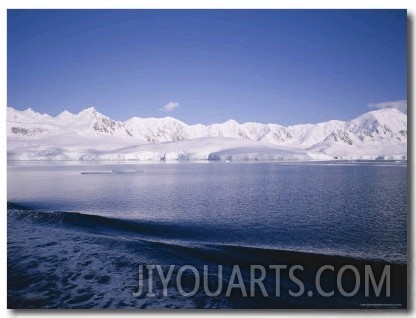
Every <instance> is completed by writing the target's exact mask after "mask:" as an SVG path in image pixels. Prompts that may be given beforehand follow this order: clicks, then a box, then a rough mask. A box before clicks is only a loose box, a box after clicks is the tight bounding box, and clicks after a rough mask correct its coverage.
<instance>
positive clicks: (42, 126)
mask: <svg viewBox="0 0 416 318" xmlns="http://www.w3.org/2000/svg"><path fill="white" fill-rule="evenodd" d="M7 138H8V144H7V150H8V159H9V160H141V161H147V160H152V161H159V160H161V159H164V160H168V161H169V160H226V159H231V160H333V159H344V160H355V159H367V160H372V159H393V160H406V159H407V115H406V114H404V113H402V112H400V111H398V110H395V109H380V110H376V111H371V112H368V113H365V114H363V115H361V116H359V117H357V118H355V119H353V120H351V121H348V122H344V121H339V120H331V121H328V122H324V123H318V124H302V125H295V126H289V127H284V126H280V125H277V124H260V123H253V122H251V123H244V124H239V123H237V122H236V121H234V120H229V121H227V122H225V123H222V124H212V125H202V124H198V125H187V124H185V123H183V122H181V121H179V120H177V119H174V118H171V117H165V118H138V117H133V118H131V119H129V120H127V121H126V122H119V121H114V120H112V119H111V118H109V117H107V116H105V115H103V114H101V113H99V112H98V111H96V110H95V109H94V108H87V109H85V110H83V111H81V112H80V113H78V114H72V113H70V112H68V111H64V112H62V113H61V114H60V115H58V116H56V117H51V116H49V115H46V114H39V113H37V112H35V111H33V110H31V109H28V110H25V111H18V110H15V109H13V108H11V107H8V108H7Z"/></svg>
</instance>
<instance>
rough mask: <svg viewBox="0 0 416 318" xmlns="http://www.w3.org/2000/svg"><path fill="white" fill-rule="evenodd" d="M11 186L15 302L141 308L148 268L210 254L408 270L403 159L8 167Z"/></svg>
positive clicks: (10, 254)
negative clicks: (141, 268)
mask: <svg viewBox="0 0 416 318" xmlns="http://www.w3.org/2000/svg"><path fill="white" fill-rule="evenodd" d="M112 171H116V172H118V173H110V172H112ZM136 171H137V173H131V172H136ZM83 172H84V173H85V172H87V174H82V173H83ZM92 172H100V173H92ZM7 180H8V202H9V203H11V204H10V206H9V209H8V261H9V273H11V272H13V273H18V274H12V275H10V274H9V285H10V286H11V287H10V288H9V304H11V306H15V304H16V303H19V304H23V305H22V306H23V307H28V308H30V307H32V308H45V307H53V308H69V307H71V308H72V307H80V308H84V307H86V308H105V307H112V308H125V307H126V308H131V307H137V306H138V305H137V299H136V300H134V299H131V298H132V297H131V291H132V289H133V288H134V287H135V284H136V283H137V282H136V281H135V280H134V277H133V276H134V275H133V273H132V272H134V270H135V268H136V267H137V264H138V263H140V262H142V263H151V262H153V263H154V264H160V263H163V264H170V263H172V262H176V263H178V262H185V263H186V261H188V263H191V264H193V263H196V262H201V264H202V263H203V259H202V258H201V256H200V255H199V253H200V252H201V251H203V250H204V248H206V247H207V246H215V247H221V246H224V247H227V248H229V247H230V246H231V247H235V248H236V249H237V248H245V247H250V248H259V249H264V250H270V251H273V250H279V251H298V252H307V253H313V254H319V255H337V256H347V257H352V258H356V259H365V260H381V261H387V262H393V263H400V264H404V263H406V257H407V256H406V249H407V244H406V242H407V165H406V164H403V163H344V164H342V163H335V164H331V163H306V164H305V163H232V164H224V163H204V164H202V163H199V164H195V163H183V164H182V163H181V164H145V165H144V164H141V165H140V164H133V163H119V164H113V163H111V164H109V163H65V162H63V163H45V162H32V163H30V162H29V163H24V162H10V163H9V165H8V176H7ZM155 244H159V245H155ZM160 244H161V245H160ZM169 246H182V247H186V248H189V249H191V250H192V251H193V252H191V253H188V252H183V251H181V252H179V251H178V250H177V249H175V251H173V250H172V249H169ZM195 251H197V252H195ZM192 262H193V263H192ZM213 262H214V263H215V260H213ZM174 264H175V263H174ZM60 267H61V269H60ZM68 268H71V269H72V270H74V268H77V269H79V270H78V271H74V273H72V274H71V275H72V276H71V275H70V274H69V273H68ZM75 272H76V273H75ZM22 275H23V278H22ZM25 275H27V277H26V276H25ZM127 276H128V277H129V278H128V277H127ZM51 277H52V278H51ZM88 282H90V284H88ZM91 282H98V284H99V285H100V286H101V287H100V292H95V291H94V292H93V289H94V288H95V287H94V286H95V285H94V284H92V283H91ZM120 284H121V285H120ZM80 286H81V287H82V288H83V289H82V288H81V287H80ZM88 288H90V289H91V290H89V289H88ZM80 290H81V292H80ZM65 291H66V292H65ZM106 291H107V292H106ZM114 294H117V295H118V296H117V297H116V298H114ZM127 299H129V301H127ZM186 301H188V302H190V300H186ZM186 301H185V300H183V301H182V302H181V303H180V305H178V303H177V300H174V301H173V300H172V299H170V300H167V299H165V298H163V299H159V300H158V301H153V302H151V303H146V304H145V305H144V306H145V307H152V306H153V307H156V308H164V307H169V306H180V307H187V306H188V307H191V308H194V307H195V306H196V305H195V304H193V303H187V302H186ZM142 305H143V304H142ZM196 307H227V305H224V303H216V304H212V303H210V304H203V305H201V306H199V305H198V306H196Z"/></svg>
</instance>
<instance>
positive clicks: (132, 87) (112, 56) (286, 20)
mask: <svg viewBox="0 0 416 318" xmlns="http://www.w3.org/2000/svg"><path fill="white" fill-rule="evenodd" d="M406 26H407V16H406V11H405V10H386V11H383V10H364V11H357V10H338V11H337V10H162V11H158V10H8V43H7V44H8V47H7V52H8V67H7V68H8V70H7V71H8V81H7V83H8V90H7V93H8V96H7V103H8V106H13V107H15V108H17V109H22V110H23V109H26V108H28V107H31V108H33V109H34V110H36V111H39V112H45V113H48V114H51V115H57V114H59V113H60V112H61V111H63V110H64V109H67V110H69V111H71V112H79V111H80V110H82V109H84V108H86V107H87V106H94V107H95V108H97V110H98V111H100V112H102V113H104V114H106V115H108V116H110V117H112V118H114V119H117V120H126V119H128V118H130V117H132V116H135V115H136V116H139V117H164V116H172V117H175V118H178V119H180V120H182V121H184V122H186V123H189V124H195V123H198V122H201V123H213V122H224V121H226V120H228V119H230V118H233V119H235V120H237V121H239V122H247V121H257V122H263V123H269V122H273V123H279V124H282V125H290V124H296V123H306V122H311V123H315V122H320V121H326V120H329V119H341V120H348V119H352V118H354V117H356V116H357V115H359V114H362V113H364V112H366V111H369V110H370V109H369V107H368V104H369V103H379V102H385V101H394V100H404V99H406V96H407V78H406V77H407V31H406ZM169 102H175V103H178V104H179V105H178V106H177V107H176V108H174V109H173V110H171V111H170V112H167V111H163V110H162V107H163V106H164V105H166V104H168V103H169Z"/></svg>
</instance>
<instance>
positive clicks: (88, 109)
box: [79, 106, 98, 114]
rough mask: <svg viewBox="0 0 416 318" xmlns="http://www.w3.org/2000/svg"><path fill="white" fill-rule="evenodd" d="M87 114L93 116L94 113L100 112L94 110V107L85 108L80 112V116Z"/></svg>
mask: <svg viewBox="0 0 416 318" xmlns="http://www.w3.org/2000/svg"><path fill="white" fill-rule="evenodd" d="M81 113H82V114H85V113H89V114H92V113H98V111H97V110H96V109H95V108H94V107H92V106H91V107H88V108H85V109H84V110H81V111H80V112H79V114H81Z"/></svg>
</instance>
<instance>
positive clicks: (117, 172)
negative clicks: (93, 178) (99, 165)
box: [81, 169, 143, 174]
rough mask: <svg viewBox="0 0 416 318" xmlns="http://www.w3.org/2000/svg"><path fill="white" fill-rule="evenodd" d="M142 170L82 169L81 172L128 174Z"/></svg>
mask: <svg viewBox="0 0 416 318" xmlns="http://www.w3.org/2000/svg"><path fill="white" fill-rule="evenodd" d="M141 172H143V170H131V169H129V170H109V171H82V172H81V174H129V173H141Z"/></svg>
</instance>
